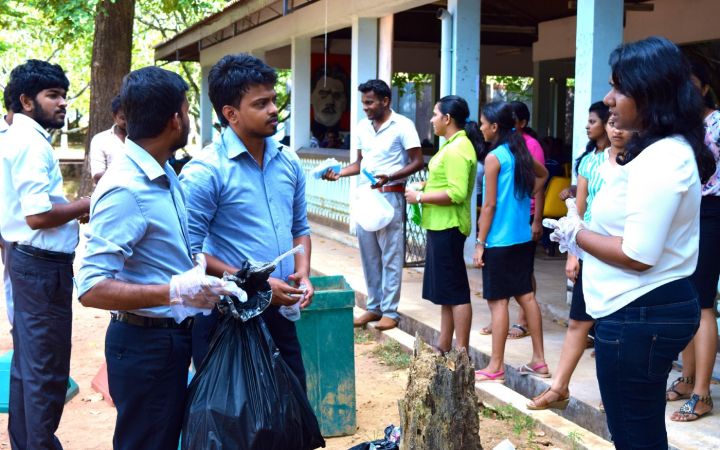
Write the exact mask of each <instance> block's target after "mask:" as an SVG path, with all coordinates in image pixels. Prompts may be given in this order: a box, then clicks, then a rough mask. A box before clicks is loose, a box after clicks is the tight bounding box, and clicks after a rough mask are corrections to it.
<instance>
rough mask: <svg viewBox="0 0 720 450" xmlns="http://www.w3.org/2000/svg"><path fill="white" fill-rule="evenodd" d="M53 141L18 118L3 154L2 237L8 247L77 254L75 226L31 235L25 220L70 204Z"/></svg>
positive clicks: (0, 185)
mask: <svg viewBox="0 0 720 450" xmlns="http://www.w3.org/2000/svg"><path fill="white" fill-rule="evenodd" d="M49 140H50V135H49V134H48V132H47V131H45V130H44V129H43V128H42V127H41V126H40V124H38V123H37V122H35V120H33V119H32V118H30V117H28V116H26V115H24V114H15V115H14V116H13V124H12V126H11V127H10V129H9V130H8V131H7V132H6V133H5V137H4V145H3V151H2V152H0V207H1V208H2V211H3V213H2V214H0V232H2V236H3V238H4V239H5V240H6V241H8V242H17V243H20V244H25V245H32V246H33V247H37V248H40V249H43V250H50V251H55V252H62V253H73V252H74V251H75V247H77V244H78V230H79V226H78V223H77V221H75V220H71V221H69V222H67V223H65V224H62V225H60V226H58V227H55V228H45V229H39V230H33V229H31V228H30V227H29V226H28V224H27V222H26V221H25V218H26V217H27V216H32V215H36V214H42V213H44V212H47V211H50V210H51V209H52V207H53V204H60V203H69V202H68V200H67V199H66V198H65V194H64V193H63V179H62V175H61V173H60V164H59V163H58V160H57V157H56V156H55V154H54V153H53V148H52V146H51V145H50V142H49Z"/></svg>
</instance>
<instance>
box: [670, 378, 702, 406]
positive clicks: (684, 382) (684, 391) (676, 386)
mask: <svg viewBox="0 0 720 450" xmlns="http://www.w3.org/2000/svg"><path fill="white" fill-rule="evenodd" d="M694 386H695V377H677V379H675V381H673V382H672V384H671V385H670V387H669V388H668V389H667V391H665V399H666V400H667V401H669V402H674V401H677V400H686V399H689V398H690V395H691V394H692V393H693V387H694Z"/></svg>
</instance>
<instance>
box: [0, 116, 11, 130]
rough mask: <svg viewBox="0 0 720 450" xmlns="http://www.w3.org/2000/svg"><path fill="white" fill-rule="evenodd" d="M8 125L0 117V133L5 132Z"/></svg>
mask: <svg viewBox="0 0 720 450" xmlns="http://www.w3.org/2000/svg"><path fill="white" fill-rule="evenodd" d="M8 128H10V125H8V123H7V122H6V121H5V118H4V117H0V132H3V131H6V130H7V129H8Z"/></svg>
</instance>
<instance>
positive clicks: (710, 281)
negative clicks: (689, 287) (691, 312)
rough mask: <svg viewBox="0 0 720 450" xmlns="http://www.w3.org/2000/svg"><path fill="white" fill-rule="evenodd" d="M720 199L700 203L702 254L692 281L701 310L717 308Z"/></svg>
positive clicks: (708, 197)
mask: <svg viewBox="0 0 720 450" xmlns="http://www.w3.org/2000/svg"><path fill="white" fill-rule="evenodd" d="M719 248H720V197H717V196H714V195H706V196H705V197H703V198H702V203H700V252H699V254H698V262H697V267H696V269H695V273H694V274H693V275H692V277H690V279H691V280H692V281H693V283H695V288H696V289H697V291H698V301H699V303H700V308H701V309H707V308H712V307H714V306H715V296H717V286H718V276H719V275H720V258H718V255H717V250H718V249H719Z"/></svg>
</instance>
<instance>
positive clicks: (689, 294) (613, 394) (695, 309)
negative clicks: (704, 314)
mask: <svg viewBox="0 0 720 450" xmlns="http://www.w3.org/2000/svg"><path fill="white" fill-rule="evenodd" d="M671 285H672V286H671ZM699 321H700V307H699V305H698V301H697V293H696V292H695V289H694V288H693V287H692V285H691V284H690V282H689V281H688V280H687V279H683V280H678V281H674V282H671V283H668V284H666V285H664V286H660V287H659V288H656V289H655V290H653V291H651V292H650V293H648V294H645V295H644V296H642V297H640V298H639V299H638V300H636V301H634V302H633V303H631V304H629V305H628V306H626V307H624V308H622V309H620V310H619V311H617V312H615V313H613V314H611V315H609V316H607V317H603V318H600V319H598V320H597V323H596V325H595V333H596V334H595V352H596V366H597V378H598V381H599V383H600V394H601V396H602V400H603V405H604V407H605V412H606V414H607V421H608V428H609V430H610V434H611V435H612V440H613V443H614V444H615V447H616V448H618V449H621V450H624V449H653V450H654V449H662V450H667V448H668V442H667V432H666V430H665V403H666V401H665V388H666V386H667V379H668V374H669V373H670V369H671V368H672V362H673V360H675V359H676V358H677V355H678V353H679V352H680V351H682V350H683V349H684V348H685V347H686V346H687V344H688V343H689V342H690V340H691V339H692V338H693V336H694V335H695V331H696V330H697V327H698V323H699Z"/></svg>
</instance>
